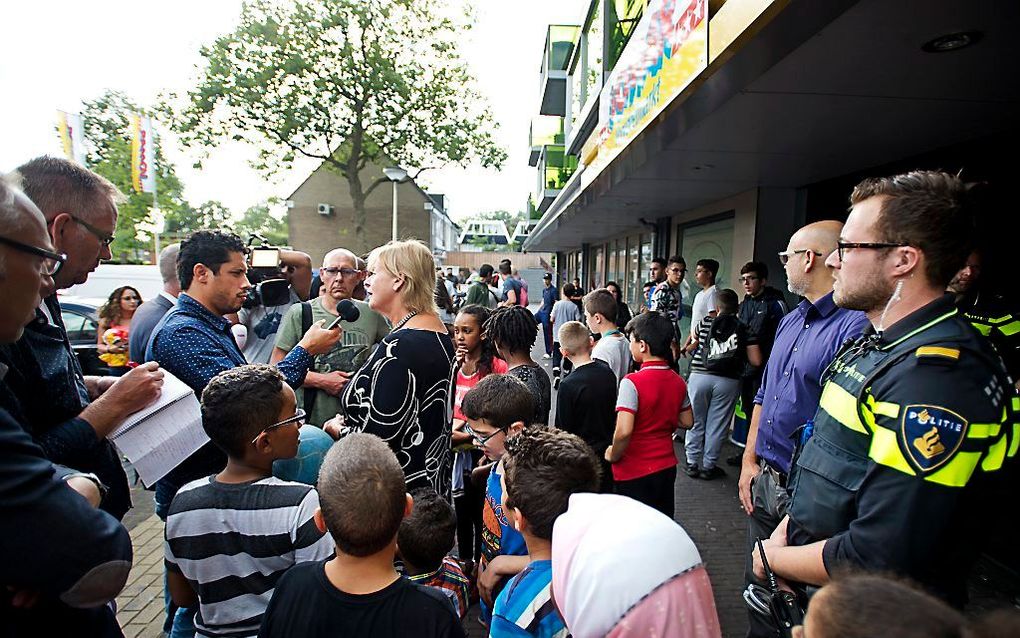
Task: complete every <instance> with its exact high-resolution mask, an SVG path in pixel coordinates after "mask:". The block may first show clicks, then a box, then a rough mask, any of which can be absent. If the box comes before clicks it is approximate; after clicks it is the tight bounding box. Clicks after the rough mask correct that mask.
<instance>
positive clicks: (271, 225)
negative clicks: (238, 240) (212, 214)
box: [235, 200, 288, 246]
mask: <svg viewBox="0 0 1020 638" xmlns="http://www.w3.org/2000/svg"><path fill="white" fill-rule="evenodd" d="M277 203H278V202H277V201H275V200H270V201H268V202H263V203H261V204H256V205H254V206H252V207H251V208H249V209H248V210H246V211H245V212H244V216H243V217H241V221H239V222H238V223H237V224H236V225H235V231H236V232H237V233H238V234H239V235H241V237H244V238H245V240H246V241H247V239H248V236H249V235H251V234H252V233H255V234H258V235H262V236H263V237H265V238H266V241H268V242H269V243H270V244H271V245H273V246H285V245H286V244H287V241H288V232H287V221H286V220H285V219H283V218H281V217H277V216H276V215H274V214H273V213H272V210H271V207H272V206H274V205H276V204H277Z"/></svg>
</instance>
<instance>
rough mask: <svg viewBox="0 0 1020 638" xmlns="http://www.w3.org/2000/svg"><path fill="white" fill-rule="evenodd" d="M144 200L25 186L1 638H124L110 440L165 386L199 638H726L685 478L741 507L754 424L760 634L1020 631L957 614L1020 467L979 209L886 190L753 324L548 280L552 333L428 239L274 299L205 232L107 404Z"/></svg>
mask: <svg viewBox="0 0 1020 638" xmlns="http://www.w3.org/2000/svg"><path fill="white" fill-rule="evenodd" d="M120 197H121V196H120V194H119V193H118V192H117V190H116V188H115V187H113V186H112V185H111V184H110V183H109V182H108V181H106V180H105V179H103V178H102V177H100V176H98V175H96V174H95V173H93V172H91V171H89V170H87V169H85V168H83V167H81V166H79V165H76V164H74V163H72V162H69V161H66V160H62V159H55V158H50V157H43V158H38V159H35V160H32V161H30V162H28V163H26V164H25V165H23V166H22V167H20V168H19V169H18V170H17V171H16V173H14V174H12V175H10V176H6V177H4V178H3V180H2V181H0V229H2V230H0V294H2V296H3V298H4V299H5V303H4V304H2V305H0V449H2V457H0V458H2V461H0V493H2V498H0V510H2V512H3V517H2V518H0V521H2V523H0V525H2V526H3V529H2V530H0V547H2V552H3V561H0V565H2V566H0V574H2V580H3V584H4V585H5V593H4V594H3V595H2V599H0V635H12V636H29V635H31V636H49V635H80V636H119V635H121V631H120V628H119V625H118V623H117V619H116V610H115V606H114V605H113V604H112V602H111V601H112V600H113V599H114V598H115V597H116V596H117V594H118V593H119V592H120V591H121V590H122V588H123V587H124V585H125V582H126V580H127V578H128V574H129V571H130V569H131V565H132V553H131V542H130V539H129V537H128V534H127V532H126V530H125V529H124V527H123V526H122V525H121V523H120V520H121V519H123V517H124V516H125V514H126V513H127V512H128V510H129V509H130V508H131V506H132V503H131V492H130V490H129V488H128V479H127V474H126V472H125V469H124V464H123V463H122V459H121V457H120V454H119V453H118V451H117V449H116V448H115V447H114V445H113V444H112V443H111V442H110V440H109V439H110V435H111V433H112V432H114V431H115V430H116V428H117V427H118V426H119V425H120V424H121V423H123V422H124V421H125V419H126V418H127V417H128V416H129V415H131V414H133V413H135V412H137V411H138V410H140V409H142V408H144V407H146V406H148V405H150V404H152V403H153V402H154V401H156V400H157V399H158V397H159V395H160V392H161V387H162V385H163V382H164V379H165V378H166V375H168V374H169V375H173V376H174V377H176V378H178V379H180V380H181V381H182V382H183V383H184V384H186V385H187V386H188V387H190V388H191V389H192V390H193V391H194V393H195V395H196V397H199V398H200V402H201V414H202V419H201V427H202V428H203V430H204V432H205V434H206V435H207V436H208V439H209V441H208V443H206V444H205V445H203V446H202V447H201V448H200V449H199V450H198V451H196V452H194V453H193V454H191V455H189V456H187V458H182V459H180V462H179V463H178V464H177V465H176V467H174V468H173V469H172V470H171V471H170V472H169V473H167V474H166V475H165V476H163V477H161V478H160V479H159V480H158V481H156V483H155V485H154V486H151V487H152V488H153V489H154V494H153V497H154V500H155V503H156V513H157V515H158V516H159V517H160V518H161V519H163V521H164V522H165V557H164V569H165V592H166V616H165V622H164V630H165V632H166V633H167V634H168V635H170V636H195V635H200V636H255V635H258V636H266V637H269V636H310V637H314V636H332V635H345V636H346V635H350V636H405V635H414V636H463V635H464V633H465V623H474V622H481V624H482V625H483V626H484V627H485V631H487V632H488V635H491V636H494V637H496V638H502V637H510V636H536V637H560V636H567V635H573V636H576V637H578V638H587V637H588V636H638V635H641V636H708V637H711V636H719V635H721V629H720V622H719V618H718V614H717V611H716V607H715V599H714V595H713V589H712V585H711V582H710V578H709V571H708V570H707V569H706V566H705V565H704V563H703V561H702V559H701V556H700V553H699V552H698V549H697V547H696V545H695V543H694V541H692V539H691V537H690V536H689V535H688V534H687V532H686V531H685V530H684V528H683V522H684V517H685V513H684V512H682V511H680V512H677V511H676V489H677V485H678V483H677V481H678V476H677V474H678V469H682V470H683V472H684V474H686V475H687V476H688V477H690V478H691V479H697V480H713V479H717V478H718V477H720V476H722V475H724V474H725V470H724V469H723V468H722V467H721V465H720V460H721V459H720V456H721V453H722V450H723V445H724V442H725V439H726V438H727V436H729V435H730V429H731V427H736V428H737V430H739V429H740V424H741V421H742V420H743V421H744V422H746V426H747V431H746V434H741V433H739V432H735V433H734V435H733V436H734V438H736V439H737V440H739V439H741V438H744V437H745V436H746V444H745V446H744V451H743V453H742V454H741V455H739V456H738V457H737V458H735V459H722V460H723V461H733V462H734V463H735V464H736V465H737V466H739V467H740V475H739V481H738V495H739V500H740V503H741V506H742V507H743V509H744V511H745V512H746V514H747V528H748V529H747V544H746V547H745V548H744V556H745V557H746V574H745V576H746V578H745V580H746V583H745V586H746V589H745V590H744V591H742V592H737V591H734V592H729V593H728V594H731V595H733V596H740V595H744V597H745V598H746V599H747V600H748V602H749V611H748V623H749V630H748V635H750V636H774V635H778V633H779V632H784V633H785V632H787V631H790V630H791V628H790V627H784V626H783V625H782V623H781V622H780V620H779V616H778V615H777V614H776V613H773V609H772V607H773V606H770V601H771V600H772V599H773V596H772V595H771V594H773V593H774V592H772V590H771V588H772V587H773V586H774V585H775V586H777V587H780V588H782V589H785V590H787V591H789V592H791V593H792V600H794V601H795V606H796V607H797V608H799V609H804V610H806V616H805V617H804V618H803V622H802V624H799V625H798V627H797V628H796V629H792V631H794V632H799V635H803V636H808V637H809V638H823V637H829V636H871V635H917V636H931V635H946V636H976V637H979V636H991V635H998V634H996V632H1002V631H1015V630H1016V629H1017V627H1018V624H1017V622H1018V621H1017V619H1016V616H1015V615H1010V614H1008V613H1002V614H993V615H991V616H987V617H984V618H982V619H980V620H978V621H968V620H965V619H964V617H963V616H962V615H961V614H960V613H959V611H958V609H960V608H962V607H963V605H964V604H965V603H966V588H965V585H966V576H967V573H968V572H969V570H970V568H971V567H972V565H973V564H974V562H975V560H976V557H977V554H978V552H979V551H980V549H981V547H980V544H979V543H977V542H976V540H975V539H977V538H980V537H981V535H982V530H985V529H987V528H988V526H991V525H994V524H996V523H1001V522H1002V517H1001V516H997V514H996V511H997V509H996V508H993V507H992V506H991V505H990V504H989V502H988V499H987V496H988V495H989V494H991V493H992V490H994V489H997V488H996V486H999V485H1001V484H1002V481H1003V480H1004V477H1005V476H1007V473H1008V471H1009V470H1010V469H1011V468H1010V465H1011V464H1013V463H1014V462H1015V461H1014V457H1015V455H1016V452H1017V447H1018V444H1020V423H1018V421H1017V412H1020V406H1018V402H1020V401H1018V399H1017V394H1016V390H1017V386H1016V382H1015V380H1016V379H1017V378H1018V377H1017V373H1018V370H1017V362H1018V360H1020V350H1018V348H1017V345H1018V344H1017V340H1018V338H1020V337H1018V335H1020V322H1018V321H1017V318H1016V315H1015V314H1012V313H1011V312H1010V306H1009V304H1008V303H1007V302H1006V301H1005V300H1004V299H1003V298H1001V297H999V296H996V295H994V294H993V291H991V290H988V289H985V288H983V287H982V285H981V284H982V281H981V279H980V273H981V260H980V254H979V253H976V252H974V251H973V248H974V244H973V219H972V218H973V211H972V210H971V209H970V207H969V206H968V205H967V204H968V197H967V187H966V185H964V184H963V183H962V182H961V181H960V180H959V179H958V178H956V177H953V176H950V175H947V174H944V173H938V172H925V171H917V172H913V173H909V174H905V175H898V176H895V177H891V178H880V179H871V180H866V181H864V182H862V183H861V184H859V185H858V186H857V187H856V189H855V190H854V191H853V193H852V195H851V198H850V202H851V209H850V214H849V218H848V219H847V221H846V223H845V224H844V223H840V222H837V221H822V222H816V223H812V224H809V225H807V226H805V227H803V228H801V229H799V230H798V231H797V232H795V233H794V234H793V235H792V236H791V237H790V240H789V244H788V246H787V248H786V250H784V251H783V252H781V253H779V262H780V264H781V265H782V266H783V268H784V273H785V276H786V279H787V282H788V288H789V292H790V293H791V294H792V295H795V296H797V297H800V298H801V300H800V301H799V304H798V305H797V306H796V307H794V308H793V309H792V310H789V311H788V307H787V300H786V297H785V296H784V295H783V293H781V292H780V291H779V290H777V289H776V288H772V287H770V286H769V285H768V277H769V270H768V267H767V266H766V264H764V263H762V262H757V261H752V262H748V263H747V264H745V265H744V266H743V267H742V268H741V269H740V277H739V281H740V282H741V284H742V285H743V290H744V293H745V294H744V297H743V300H741V299H740V297H739V296H738V294H737V293H736V292H735V291H734V290H731V289H721V288H719V287H718V286H717V284H716V279H717V277H718V275H719V271H720V264H719V263H718V262H717V261H715V260H712V259H701V260H698V261H697V263H696V264H695V272H694V279H695V283H696V288H697V292H696V294H695V295H694V296H693V298H690V297H691V296H690V289H689V288H688V287H687V282H686V278H685V276H686V272H687V264H686V261H685V260H684V258H683V257H682V256H679V255H676V256H672V257H670V258H668V259H655V260H653V262H652V268H651V272H650V276H651V279H650V281H649V282H648V284H646V285H645V286H644V292H643V294H642V296H641V298H640V299H639V300H638V301H637V303H635V304H634V306H635V310H636V311H634V310H632V309H631V308H630V307H628V305H627V304H626V303H625V302H624V300H623V298H622V296H621V288H620V286H619V285H617V284H616V283H615V282H607V283H606V285H605V286H604V287H599V286H595V285H594V284H598V283H600V282H592V284H593V285H592V288H593V289H591V290H589V291H587V292H586V291H585V290H584V289H583V288H582V286H581V281H580V280H577V279H575V280H574V281H573V282H568V283H564V284H563V285H562V286H561V287H559V288H557V287H556V286H554V285H553V275H552V274H551V273H547V274H546V276H545V277H544V282H543V288H542V290H541V291H540V292H541V298H540V299H539V298H538V296H537V295H536V296H535V298H534V303H533V304H532V305H533V306H536V307H537V310H535V311H532V309H530V308H529V294H528V292H529V291H528V285H527V282H526V280H525V279H524V278H522V277H521V275H520V272H518V271H517V270H516V269H515V268H514V267H513V264H512V263H511V262H510V261H509V260H504V261H503V262H501V263H499V264H498V265H497V266H496V267H495V268H494V267H492V266H491V265H482V266H481V267H480V268H479V269H478V272H477V273H475V274H472V275H470V277H467V278H466V279H467V281H464V282H460V281H458V277H457V275H455V274H453V273H450V274H448V275H447V274H444V273H443V272H442V270H441V269H438V268H437V266H436V263H435V260H434V258H433V256H432V254H431V252H430V251H429V249H428V248H427V247H426V246H425V245H424V244H422V243H421V242H417V241H413V240H408V241H392V242H389V243H387V244H385V245H383V246H379V247H377V248H375V249H374V250H372V251H371V252H369V253H368V254H367V255H365V256H359V255H357V254H355V253H354V252H352V251H350V250H347V249H345V248H343V247H338V248H336V249H334V250H331V251H329V252H328V253H327V254H326V255H325V256H324V258H323V261H322V264H321V267H319V268H317V269H316V268H313V266H312V260H311V258H310V257H309V255H307V254H305V253H302V252H300V251H297V250H287V249H281V250H280V251H279V263H278V268H276V269H273V272H272V273H271V276H270V279H271V280H272V281H273V282H275V284H266V281H263V282H262V283H260V284H258V285H257V286H253V285H252V282H251V281H250V279H249V275H250V274H252V266H251V261H250V257H249V249H248V247H247V246H246V245H245V243H244V242H243V241H242V240H241V238H239V237H238V236H236V235H233V234H231V233H229V232H223V231H198V232H196V233H194V234H192V235H191V236H190V237H189V238H187V239H186V240H184V241H183V242H181V243H180V244H175V245H172V246H169V247H167V248H166V249H164V250H163V251H162V252H161V253H160V255H159V257H158V261H159V270H160V273H161V276H162V279H163V283H164V287H163V291H162V292H161V293H160V294H159V296H157V297H156V298H154V299H150V300H144V301H143V300H142V298H141V295H140V294H139V293H138V291H137V290H136V289H135V288H133V287H131V286H130V285H125V286H121V287H118V288H117V289H116V290H114V291H113V292H112V293H111V294H110V296H109V299H108V301H107V303H106V304H105V305H104V306H103V307H102V308H101V309H100V311H99V317H100V326H99V331H98V344H97V346H98V348H99V352H100V356H101V357H102V359H103V361H104V362H105V363H106V364H107V365H108V366H109V367H110V369H111V374H110V375H109V376H104V377H89V376H85V375H83V374H82V370H81V367H80V365H79V363H78V360H77V358H76V356H75V354H74V351H73V350H72V349H71V347H70V344H69V341H68V338H67V334H66V330H65V329H64V326H63V323H62V319H61V315H60V309H59V304H58V301H57V297H56V292H57V291H58V290H60V289H65V288H68V287H70V286H72V285H74V284H77V283H82V282H84V281H85V280H86V279H87V278H88V276H89V273H90V272H92V271H93V270H95V268H96V267H97V266H98V264H99V263H100V262H101V261H102V260H104V259H109V258H110V257H111V255H110V249H109V246H110V244H111V243H112V241H113V233H114V231H115V229H116V227H117V203H118V202H119V201H120ZM69 211H73V212H69ZM459 283H465V284H466V291H465V293H464V294H462V293H460V292H459V291H458V289H457V284H459ZM277 284H278V286H277V287H278V289H277V290H276V291H275V292H274V291H273V285H277ZM253 291H254V292H253ZM688 299H689V303H687V300H688ZM253 300H254V301H253ZM686 308H690V314H691V316H690V317H689V320H690V323H689V328H686V327H685V325H686V324H685V317H684V313H685V309H686ZM975 328H976V329H975ZM539 333H541V334H542V339H543V348H544V352H543V353H542V354H543V357H544V358H547V359H550V360H551V361H550V363H551V364H552V374H551V375H550V374H549V373H547V372H546V370H545V369H544V367H543V365H542V364H541V363H540V362H536V361H535V360H534V359H533V356H532V352H533V350H534V347H535V344H536V341H537V340H538V336H539ZM685 357H689V358H690V366H689V367H690V371H689V374H688V375H687V377H686V378H684V376H682V375H681V374H680V373H679V366H678V363H679V362H680V361H681V360H682V359H683V358H685ZM553 389H556V390H557V394H556V396H555V409H553V394H552V391H553ZM742 415H743V419H742V418H741V417H742ZM678 452H680V453H679V455H678ZM679 480H680V481H686V480H687V479H685V478H683V476H681V477H679ZM684 489H686V488H684ZM759 542H760V549H759V548H758V545H759ZM766 558H767V565H768V566H769V567H768V569H770V570H771V573H769V572H767V568H766V560H765V559H766ZM476 601H477V602H478V605H479V611H478V612H477V616H475V614H474V613H473V612H471V611H470V610H471V609H472V607H473V605H474V604H475V602H476ZM755 603H757V604H755Z"/></svg>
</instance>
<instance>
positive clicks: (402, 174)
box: [383, 166, 407, 241]
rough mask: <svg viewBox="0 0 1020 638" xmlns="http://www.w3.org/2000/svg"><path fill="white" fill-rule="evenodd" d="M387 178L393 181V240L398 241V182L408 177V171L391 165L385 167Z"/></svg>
mask: <svg viewBox="0 0 1020 638" xmlns="http://www.w3.org/2000/svg"><path fill="white" fill-rule="evenodd" d="M383 174H384V175H386V179H388V180H390V181H391V182H393V233H392V235H393V237H392V239H393V241H397V184H399V183H400V182H403V181H404V180H406V179H407V171H405V170H404V169H402V168H400V167H399V166H390V167H387V168H384V169H383Z"/></svg>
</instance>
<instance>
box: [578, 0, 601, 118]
mask: <svg viewBox="0 0 1020 638" xmlns="http://www.w3.org/2000/svg"><path fill="white" fill-rule="evenodd" d="M585 36H586V41H587V45H586V50H585V52H586V56H585V64H584V98H583V99H584V103H585V104H587V103H588V102H589V101H590V100H591V99H592V98H593V97H595V96H597V95H598V94H599V91H601V90H602V68H603V65H602V3H601V2H597V3H595V11H594V12H593V15H592V18H591V24H590V25H589V26H588V30H587V31H586V32H585Z"/></svg>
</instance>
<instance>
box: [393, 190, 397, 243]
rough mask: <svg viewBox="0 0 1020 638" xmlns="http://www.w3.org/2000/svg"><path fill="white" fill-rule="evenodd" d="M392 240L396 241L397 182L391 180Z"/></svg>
mask: <svg viewBox="0 0 1020 638" xmlns="http://www.w3.org/2000/svg"><path fill="white" fill-rule="evenodd" d="M393 241H397V182H393Z"/></svg>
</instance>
